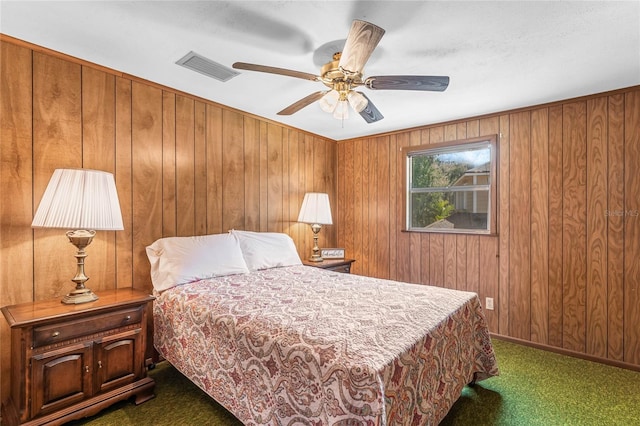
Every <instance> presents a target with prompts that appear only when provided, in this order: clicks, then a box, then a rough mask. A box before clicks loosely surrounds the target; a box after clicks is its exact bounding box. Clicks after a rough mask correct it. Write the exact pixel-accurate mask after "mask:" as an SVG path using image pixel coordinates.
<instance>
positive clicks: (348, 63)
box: [338, 19, 384, 74]
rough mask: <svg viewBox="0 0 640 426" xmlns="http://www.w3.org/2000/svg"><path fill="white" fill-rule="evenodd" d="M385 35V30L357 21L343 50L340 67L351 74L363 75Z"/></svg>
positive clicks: (353, 24)
mask: <svg viewBox="0 0 640 426" xmlns="http://www.w3.org/2000/svg"><path fill="white" fill-rule="evenodd" d="M383 35H384V30H383V29H382V28H380V27H378V26H376V25H373V24H371V23H369V22H365V21H359V20H357V19H355V20H354V21H353V23H352V24H351V30H349V35H348V36H347V41H346V43H345V44H344V49H343V50H342V56H341V57H340V62H339V63H338V66H339V67H340V68H342V69H343V70H344V71H347V72H350V73H354V74H356V73H362V69H363V68H364V64H365V63H366V62H367V60H369V57H370V56H371V53H373V50H374V49H375V48H376V46H377V45H378V42H380V39H381V38H382V36H383Z"/></svg>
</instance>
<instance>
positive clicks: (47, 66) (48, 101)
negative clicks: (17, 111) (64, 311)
mask: <svg viewBox="0 0 640 426" xmlns="http://www.w3.org/2000/svg"><path fill="white" fill-rule="evenodd" d="M81 69H82V67H81V66H80V65H78V64H72V63H70V62H67V61H64V60H62V59H58V58H54V57H51V56H48V55H45V54H42V53H33V171H32V175H33V199H34V212H35V209H36V208H37V206H38V204H39V203H40V199H41V198H42V194H43V193H44V190H45V189H46V187H47V184H48V183H49V179H50V178H51V175H52V174H53V171H54V170H55V169H58V168H79V167H82V72H81ZM64 233H65V231H64V230H59V229H35V230H34V243H33V253H34V262H35V261H36V259H37V265H38V267H37V268H34V271H33V272H34V276H33V278H34V282H33V285H34V298H35V299H36V300H40V299H46V298H48V297H53V296H56V295H59V294H65V293H67V292H68V291H69V290H71V289H72V288H73V285H72V283H71V281H70V280H71V278H72V277H73V276H74V273H75V270H76V264H75V263H76V262H75V259H74V257H73V255H74V254H75V252H76V250H75V248H74V247H73V246H72V245H70V244H69V241H68V239H67V238H66V237H65V235H64ZM87 254H88V256H89V257H88V259H87V262H86V263H87V267H86V268H87V275H88V276H91V274H92V272H91V255H92V252H91V246H90V247H89V248H87ZM91 284H92V282H89V283H88V286H89V287H90V286H91Z"/></svg>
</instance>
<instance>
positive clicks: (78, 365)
mask: <svg viewBox="0 0 640 426" xmlns="http://www.w3.org/2000/svg"><path fill="white" fill-rule="evenodd" d="M92 357H93V345H92V344H91V342H88V343H82V344H77V345H73V346H66V347H65V348H63V349H59V350H54V351H50V352H45V353H43V354H39V355H35V356H33V357H32V358H31V364H32V365H31V372H32V375H33V377H32V380H31V386H32V390H31V397H32V401H31V417H36V416H40V415H43V414H47V413H52V412H54V411H57V410H59V409H61V408H64V407H67V406H69V405H73V404H75V403H77V402H80V401H82V400H84V399H85V398H87V397H89V396H91V394H92V389H91V387H92V386H91V378H92V371H91V370H92V365H93V361H92Z"/></svg>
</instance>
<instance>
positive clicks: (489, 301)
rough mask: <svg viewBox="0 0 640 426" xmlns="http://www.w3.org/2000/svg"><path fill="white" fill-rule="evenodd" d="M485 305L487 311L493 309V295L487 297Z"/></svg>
mask: <svg viewBox="0 0 640 426" xmlns="http://www.w3.org/2000/svg"><path fill="white" fill-rule="evenodd" d="M484 307H485V308H486V309H487V311H493V297H487V298H486V299H485V302H484Z"/></svg>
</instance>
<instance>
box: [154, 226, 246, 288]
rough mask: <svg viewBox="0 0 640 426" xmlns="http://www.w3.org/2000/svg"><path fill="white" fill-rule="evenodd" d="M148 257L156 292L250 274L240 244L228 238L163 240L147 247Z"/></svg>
mask: <svg viewBox="0 0 640 426" xmlns="http://www.w3.org/2000/svg"><path fill="white" fill-rule="evenodd" d="M147 257H148V258H149V262H150V263H151V282H152V283H153V288H154V289H155V290H156V291H163V290H166V289H168V288H171V287H174V286H177V285H180V284H186V283H189V282H193V281H197V280H201V279H205V278H212V277H219V276H223V275H233V274H243V273H248V272H249V270H248V269H247V264H246V263H245V261H244V257H243V256H242V252H241V251H240V244H239V243H238V240H237V239H236V238H234V237H233V236H232V235H229V234H214V235H201V236H194V237H168V238H161V239H159V240H157V241H156V242H154V243H153V244H151V245H150V246H148V247H147Z"/></svg>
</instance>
